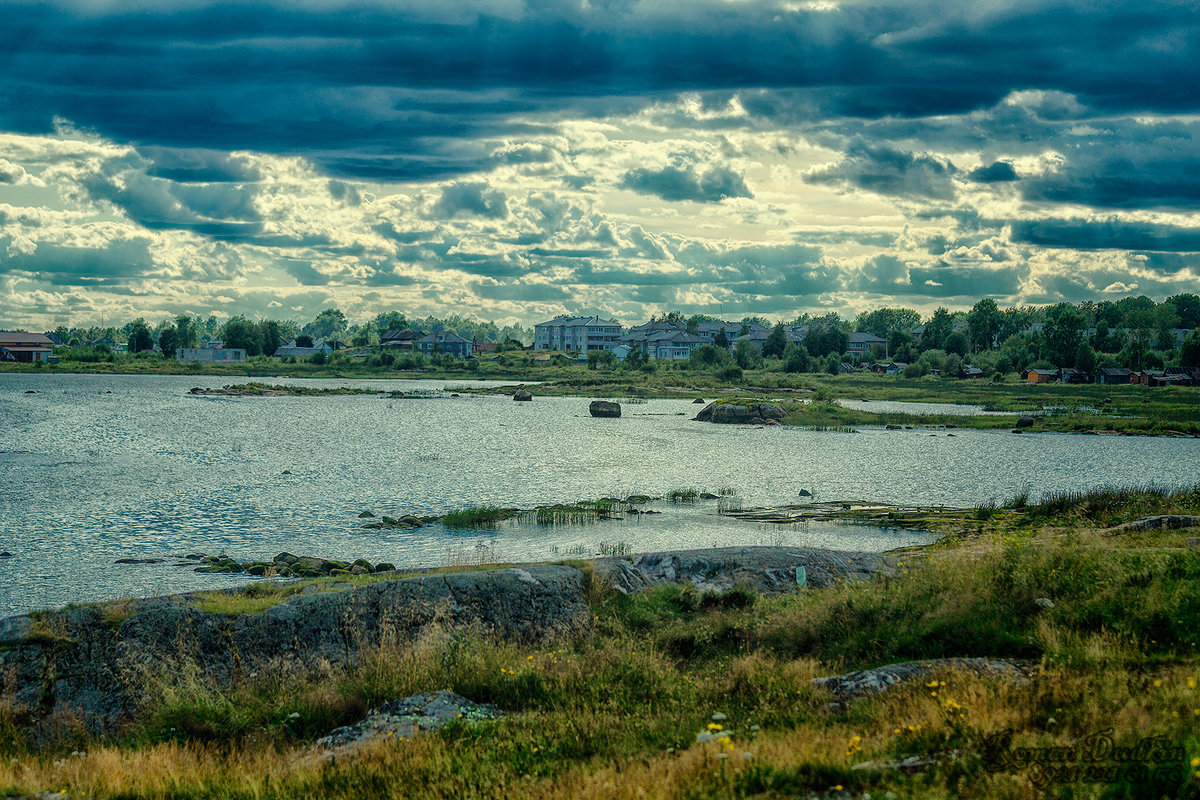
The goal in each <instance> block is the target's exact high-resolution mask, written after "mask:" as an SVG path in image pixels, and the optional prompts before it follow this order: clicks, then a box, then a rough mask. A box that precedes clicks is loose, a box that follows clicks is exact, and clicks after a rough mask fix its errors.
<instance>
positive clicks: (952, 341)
mask: <svg viewBox="0 0 1200 800" xmlns="http://www.w3.org/2000/svg"><path fill="white" fill-rule="evenodd" d="M942 349H943V350H945V351H946V352H947V353H954V354H955V355H957V356H960V357H961V356H965V355H966V354H967V337H966V336H964V335H963V334H962V332H961V331H955V332H954V333H952V334H950V335H949V336H947V337H946V341H945V344H943V345H942Z"/></svg>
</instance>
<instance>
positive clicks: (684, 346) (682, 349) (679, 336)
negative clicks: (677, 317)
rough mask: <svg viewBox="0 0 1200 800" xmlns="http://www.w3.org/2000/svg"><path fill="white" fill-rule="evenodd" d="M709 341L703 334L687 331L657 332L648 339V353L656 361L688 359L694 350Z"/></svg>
mask: <svg viewBox="0 0 1200 800" xmlns="http://www.w3.org/2000/svg"><path fill="white" fill-rule="evenodd" d="M708 343H709V342H708V340H707V339H705V338H704V337H703V336H697V335H696V334H694V333H688V332H687V331H680V330H676V331H670V332H661V333H655V334H652V335H651V336H650V337H649V338H648V339H647V340H646V346H647V351H646V354H647V355H648V356H650V358H652V359H654V360H655V361H687V360H688V358H690V357H691V355H692V351H693V350H695V349H696V348H697V347H701V346H703V345H706V344H708Z"/></svg>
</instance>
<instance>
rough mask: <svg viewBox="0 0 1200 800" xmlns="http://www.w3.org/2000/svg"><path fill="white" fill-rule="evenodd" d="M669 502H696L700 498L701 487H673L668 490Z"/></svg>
mask: <svg viewBox="0 0 1200 800" xmlns="http://www.w3.org/2000/svg"><path fill="white" fill-rule="evenodd" d="M666 497H667V502H670V503H677V504H678V503H694V502H696V501H697V500H699V499H700V490H699V489H692V488H688V489H671V490H670V491H669V492H667V495H666Z"/></svg>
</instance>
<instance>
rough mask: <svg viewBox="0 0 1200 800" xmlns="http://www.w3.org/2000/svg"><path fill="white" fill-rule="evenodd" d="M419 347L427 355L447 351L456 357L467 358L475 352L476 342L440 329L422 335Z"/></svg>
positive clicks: (446, 352)
mask: <svg viewBox="0 0 1200 800" xmlns="http://www.w3.org/2000/svg"><path fill="white" fill-rule="evenodd" d="M417 347H418V348H419V349H420V351H421V352H422V353H424V354H425V355H427V356H428V355H433V354H434V353H445V354H446V355H451V356H454V357H455V358H466V357H467V356H469V355H472V354H473V353H474V352H475V343H474V342H472V341H471V340H470V339H464V338H463V337H461V336H459V335H458V334H457V333H451V332H450V331H438V332H437V333H431V334H428V335H426V336H422V337H421V338H420V339H418V340H417Z"/></svg>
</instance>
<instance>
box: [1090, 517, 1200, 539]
mask: <svg viewBox="0 0 1200 800" xmlns="http://www.w3.org/2000/svg"><path fill="white" fill-rule="evenodd" d="M1187 528H1200V517H1194V516H1189V515H1187V514H1162V515H1160V516H1157V517H1143V518H1142V519H1135V520H1134V521H1133V522H1126V523H1125V524H1124V525H1117V526H1116V527H1115V528H1109V529H1108V530H1106V531H1105V533H1109V534H1120V533H1128V532H1129V531H1178V530H1185V529H1187Z"/></svg>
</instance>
